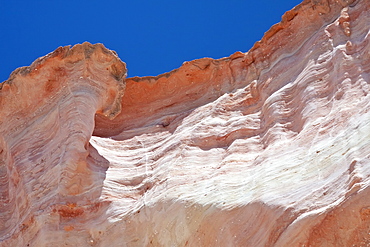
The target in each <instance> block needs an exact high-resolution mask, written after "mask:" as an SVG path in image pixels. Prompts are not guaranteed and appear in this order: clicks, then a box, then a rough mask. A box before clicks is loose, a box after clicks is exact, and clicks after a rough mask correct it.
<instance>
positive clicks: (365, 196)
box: [0, 0, 370, 246]
mask: <svg viewBox="0 0 370 247" xmlns="http://www.w3.org/2000/svg"><path fill="white" fill-rule="evenodd" d="M369 23H370V2H369V1H367V0H357V1H354V0H311V1H309V0H306V1H304V2H303V3H302V4H300V5H298V6H297V7H295V8H294V9H293V10H291V11H288V12H287V13H286V14H284V16H283V18H282V21H281V23H279V24H276V25H274V26H273V27H272V28H271V29H270V30H269V31H268V32H267V33H266V34H265V35H264V37H263V38H262V40H261V41H259V42H257V43H256V44H255V46H254V47H253V48H252V49H251V50H250V51H249V52H247V53H240V52H237V53H235V54H233V55H231V56H230V57H228V58H223V59H218V60H214V59H210V58H204V59H199V60H195V61H191V62H185V63H184V64H183V66H181V67H180V68H179V69H177V70H174V71H172V72H169V73H166V74H163V75H160V76H157V77H143V78H138V77H135V78H127V79H126V78H125V77H126V66H125V64H124V63H123V62H122V61H121V60H120V59H119V58H118V57H117V54H115V53H114V52H113V51H110V50H107V49H106V48H104V47H103V45H101V44H96V45H91V44H89V43H84V44H81V45H75V46H73V47H72V48H70V47H61V48H58V49H57V50H56V51H54V52H52V53H50V54H48V55H47V56H45V57H42V58H40V59H38V60H36V61H35V62H34V63H33V64H32V65H31V66H29V67H24V68H20V69H17V70H16V71H14V72H13V73H12V74H11V76H10V78H9V79H8V80H7V81H5V82H3V83H2V84H0V246H369V245H370V151H369V150H370V112H369V109H370V94H369V92H370V85H369V83H370V37H369V33H370V25H369Z"/></svg>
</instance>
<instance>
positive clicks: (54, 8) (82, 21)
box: [0, 0, 301, 82]
mask: <svg viewBox="0 0 370 247" xmlns="http://www.w3.org/2000/svg"><path fill="white" fill-rule="evenodd" d="M300 2H301V1H300V0H280V1H277V0H259V1H250V0H213V1H211V0H187V1H181V0H172V1H171V0H159V1H154V0H151V1H149V0H131V1H125V0H121V1H119V0H116V1H113V0H112V1H111V0H105V1H95V0H89V1H82V0H81V1H78V0H77V1H76V0H75V1H69V0H64V1H60V0H47V1H37V0H34V1H20V0H0V34H1V36H0V82H2V81H4V80H6V79H7V78H8V77H9V75H10V73H11V72H12V71H13V70H15V69H16V68H18V67H21V66H28V65H30V64H31V63H32V62H33V61H34V60H35V59H37V58H38V57H40V56H44V55H46V54H47V53H49V52H51V51H53V50H55V49H56V48H57V47H59V46H65V45H73V44H77V43H82V42H84V41H89V42H91V43H103V44H104V45H105V46H106V47H107V48H109V49H112V50H115V51H116V52H117V53H118V55H119V57H120V58H121V59H122V60H123V61H124V62H126V63H127V67H128V76H129V77H132V76H146V75H158V74H162V73H164V72H168V71H171V70H173V69H175V68H178V67H180V66H181V64H182V63H183V62H184V61H190V60H193V59H197V58H202V57H212V58H221V57H226V56H229V55H231V54H232V53H234V52H236V51H242V52H246V51H248V50H249V49H250V48H251V47H252V46H253V44H254V43H255V42H256V41H258V40H260V39H261V38H262V36H263V34H264V32H266V31H267V30H268V29H269V28H270V27H271V26H272V25H273V24H275V23H277V22H279V21H280V19H281V16H282V15H283V14H284V13H285V12H286V11H287V10H290V9H292V8H293V7H294V6H296V5H297V4H299V3H300Z"/></svg>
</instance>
